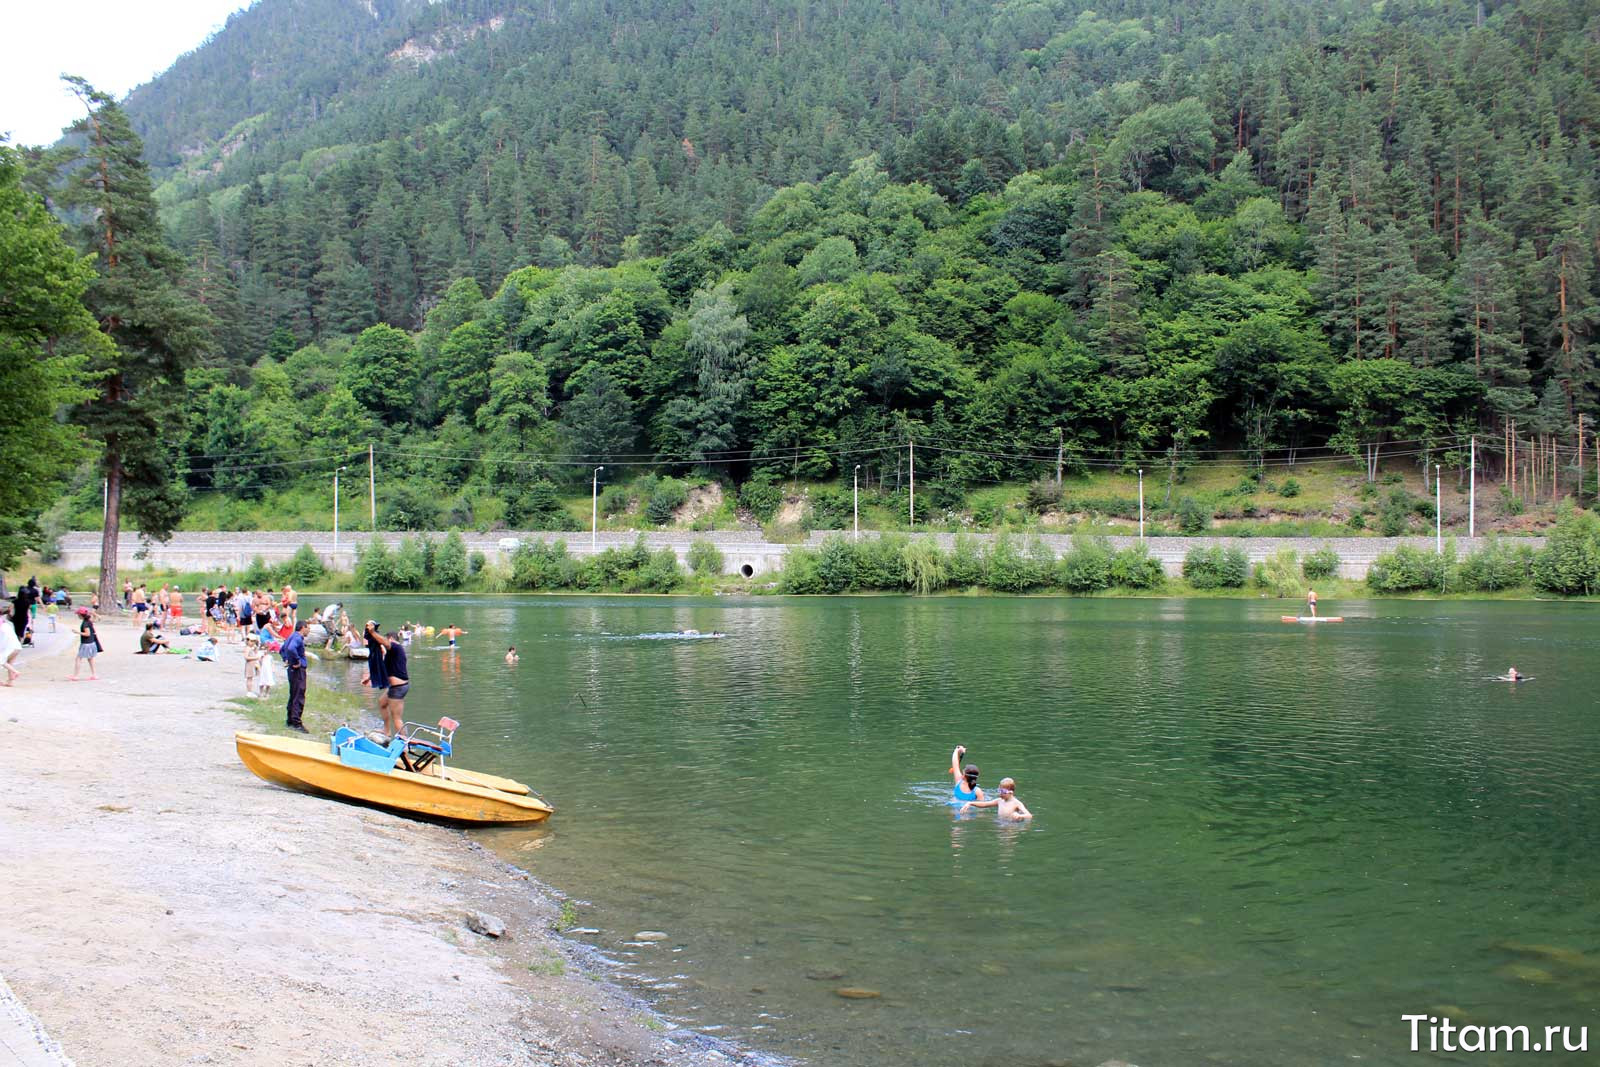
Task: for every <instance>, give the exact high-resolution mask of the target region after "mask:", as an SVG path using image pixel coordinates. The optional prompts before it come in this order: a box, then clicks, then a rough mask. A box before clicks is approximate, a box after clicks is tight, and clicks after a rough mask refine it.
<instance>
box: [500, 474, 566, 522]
mask: <svg viewBox="0 0 1600 1067" xmlns="http://www.w3.org/2000/svg"><path fill="white" fill-rule="evenodd" d="M506 525H507V526H509V527H510V528H512V529H513V530H580V529H582V528H583V524H582V523H580V522H578V521H577V519H575V518H574V517H573V515H572V513H571V512H570V511H568V510H567V509H566V508H564V507H562V505H561V497H560V496H559V495H558V493H557V492H556V487H555V483H553V482H551V481H549V480H548V479H545V478H541V479H540V480H538V481H536V482H534V483H533V484H532V485H530V486H528V488H527V489H526V490H525V491H524V492H523V493H521V494H520V495H518V496H516V497H514V498H512V499H511V500H510V501H509V502H508V503H507V504H506Z"/></svg>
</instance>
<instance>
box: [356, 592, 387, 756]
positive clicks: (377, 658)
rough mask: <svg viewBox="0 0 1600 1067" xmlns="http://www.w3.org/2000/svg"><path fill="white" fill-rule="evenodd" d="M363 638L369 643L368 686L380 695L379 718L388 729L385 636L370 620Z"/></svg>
mask: <svg viewBox="0 0 1600 1067" xmlns="http://www.w3.org/2000/svg"><path fill="white" fill-rule="evenodd" d="M362 638H363V639H364V640H365V641H366V643H367V678H366V681H367V684H368V685H370V686H372V691H373V692H374V693H377V694H378V717H379V718H380V719H382V720H383V725H384V728H385V729H388V726H389V671H388V669H387V668H386V667H385V666H384V659H383V636H382V635H381V634H379V633H378V624H377V623H375V622H373V621H372V620H371V619H368V620H367V626H366V630H365V632H364V633H363V634H362ZM391 736H393V735H391Z"/></svg>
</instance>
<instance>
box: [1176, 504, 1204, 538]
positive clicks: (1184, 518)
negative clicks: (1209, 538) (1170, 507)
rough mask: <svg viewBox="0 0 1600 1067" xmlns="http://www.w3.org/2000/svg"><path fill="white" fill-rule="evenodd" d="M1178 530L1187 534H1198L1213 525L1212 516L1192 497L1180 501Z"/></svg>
mask: <svg viewBox="0 0 1600 1067" xmlns="http://www.w3.org/2000/svg"><path fill="white" fill-rule="evenodd" d="M1177 516H1178V529H1180V530H1182V531H1183V532H1184V533H1186V534H1197V533H1200V532H1201V531H1202V530H1204V529H1205V528H1206V527H1207V526H1210V525H1211V515H1210V513H1209V512H1207V511H1206V509H1205V508H1203V507H1201V506H1200V502H1199V501H1197V500H1196V499H1195V498H1194V497H1192V496H1186V497H1184V498H1183V499H1182V500H1180V501H1178V510H1177Z"/></svg>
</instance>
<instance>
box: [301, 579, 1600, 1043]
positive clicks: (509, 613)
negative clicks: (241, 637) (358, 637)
mask: <svg viewBox="0 0 1600 1067" xmlns="http://www.w3.org/2000/svg"><path fill="white" fill-rule="evenodd" d="M306 599H307V600H309V601H311V602H312V603H313V605H314V606H320V604H321V603H322V600H321V599H320V598H306ZM349 600H350V601H351V602H352V605H353V608H352V615H353V617H355V618H357V619H360V618H362V617H364V616H366V615H369V614H371V615H373V616H374V617H377V618H379V619H380V620H381V621H382V622H383V623H384V625H385V626H386V627H391V628H392V627H394V626H396V625H397V624H399V623H400V622H402V621H403V620H404V618H405V617H413V618H420V619H423V620H424V621H426V622H429V623H432V624H434V625H438V626H443V625H445V624H446V623H450V622H458V623H460V625H462V626H463V627H465V628H466V629H467V630H468V631H469V634H468V636H466V637H465V638H463V639H462V641H461V649H460V651H459V652H456V653H451V652H447V651H443V650H439V649H436V648H431V647H430V646H433V645H436V644H438V642H436V641H433V640H419V641H418V642H416V643H415V644H414V645H413V646H412V652H411V662H412V670H411V677H412V681H413V685H412V694H411V697H410V698H409V699H408V701H407V712H408V718H412V719H419V720H420V719H428V720H432V719H436V718H437V717H438V716H439V715H441V714H448V715H451V716H453V717H455V718H458V719H459V720H461V722H462V723H463V729H462V732H461V734H460V738H459V744H458V747H459V750H460V753H461V763H462V765H463V766H466V767H471V768H474V769H479V770H486V771H491V772H495V773H500V774H509V775H512V776H514V777H517V778H519V779H522V780H524V781H526V782H529V783H530V784H532V785H533V786H534V788H535V789H537V790H538V791H540V792H541V793H543V794H544V795H545V796H546V797H547V798H548V799H550V800H551V801H552V802H553V803H554V804H555V805H556V807H557V813H556V815H555V816H554V817H553V818H552V819H551V820H550V822H549V823H548V824H547V825H546V826H544V827H541V828H539V829H536V830H532V831H529V830H514V831H513V830H503V831H479V832H476V836H477V839H478V840H480V841H482V842H484V843H485V844H486V845H488V846H490V847H492V848H494V849H495V850H497V851H498V852H499V853H500V854H501V855H502V856H503V857H505V858H506V859H508V860H510V861H511V862H513V863H516V864H518V865H520V866H523V867H526V868H528V869H529V870H530V871H532V872H533V873H534V874H535V875H536V876H537V877H538V878H540V879H541V880H543V881H545V882H548V883H550V884H551V885H554V886H556V887H557V888H559V889H561V890H563V891H565V892H567V893H569V894H571V895H572V896H573V897H574V898H576V899H578V900H581V901H582V902H583V904H582V906H581V907H580V908H579V922H580V924H581V925H583V926H586V927H596V928H598V929H599V930H600V931H601V932H600V933H599V934H598V935H590V936H587V937H584V938H583V940H586V941H588V942H590V943H592V944H594V945H595V946H596V947H597V948H598V949H599V950H600V951H602V952H603V953H604V954H605V956H606V957H608V958H609V959H611V960H612V961H614V963H615V965H616V970H617V972H618V974H619V976H620V978H621V980H623V981H625V982H628V983H632V984H635V985H636V986H637V987H639V988H641V989H643V990H646V991H648V992H649V995H650V996H651V999H652V1000H653V1001H654V1002H655V1003H656V1004H657V1005H659V1007H660V1009H661V1010H662V1011H663V1012H664V1013H665V1014H667V1015H668V1016H669V1017H671V1018H673V1019H676V1020H679V1021H681V1022H683V1023H685V1024H686V1025H690V1026H693V1027H696V1028H698V1029H701V1030H705V1031H708V1032H712V1033H717V1034H719V1035H721V1036H724V1037H727V1038H730V1039H732V1040H736V1041H740V1042H742V1043H746V1044H749V1045H753V1046H756V1047H759V1048H762V1049H765V1050H768V1051H771V1052H775V1053H778V1054H781V1055H787V1056H795V1057H798V1058H803V1059H807V1060H809V1061H811V1062H812V1063H815V1064H829V1065H845V1067H855V1065H862V1067H865V1065H893V1064H910V1063H916V1064H920V1065H928V1067H945V1065H949V1067H955V1065H958V1064H959V1065H962V1067H969V1065H974V1064H976V1065H986V1064H996V1065H998V1064H1006V1065H1008V1067H1016V1065H1023V1067H1026V1065H1036V1064H1049V1063H1068V1064H1083V1065H1091V1067H1092V1065H1094V1064H1098V1063H1100V1062H1101V1061H1103V1060H1107V1059H1114V1058H1117V1059H1124V1060H1128V1061H1131V1062H1133V1063H1137V1064H1141V1065H1142V1067H1158V1065H1161V1064H1195V1063H1206V1062H1214V1063H1226V1064H1247V1065H1255V1064H1259V1065H1284V1064H1307V1065H1310V1064H1318V1065H1320V1064H1328V1063H1332V1062H1339V1061H1361V1062H1365V1063H1368V1064H1374V1063H1375V1064H1390V1063H1401V1062H1411V1061H1415V1060H1417V1059H1418V1058H1419V1057H1417V1056H1416V1055H1414V1054H1412V1053H1410V1052H1409V1051H1408V1049H1409V1041H1410V1031H1409V1024H1407V1023H1404V1022H1402V1021H1401V1018H1400V1017H1401V1016H1402V1015H1405V1014H1415V1013H1426V1014H1432V1015H1440V1014H1445V1015H1448V1016H1449V1017H1450V1018H1451V1019H1452V1020H1453V1021H1454V1022H1456V1023H1457V1024H1462V1023H1468V1024H1476V1025H1527V1026H1530V1027H1534V1028H1536V1029H1537V1031H1539V1033H1542V1028H1543V1027H1544V1026H1545V1025H1547V1024H1549V1025H1557V1026H1559V1025H1567V1026H1570V1027H1572V1028H1573V1029H1572V1031H1571V1033H1572V1037H1573V1038H1574V1039H1576V1037H1577V1029H1576V1028H1577V1027H1578V1026H1588V1027H1589V1028H1590V1030H1591V1031H1592V1032H1593V1037H1592V1038H1591V1044H1590V1047H1591V1048H1594V1047H1600V926H1597V922H1596V919H1597V909H1596V902H1597V901H1600V847H1597V846H1600V791H1597V785H1600V725H1597V717H1596V708H1597V700H1600V693H1597V682H1600V671H1597V670H1596V668H1595V663H1596V654H1597V652H1600V628H1597V627H1596V625H1595V620H1596V618H1597V616H1596V615H1595V609H1594V608H1593V607H1592V606H1589V605H1578V604H1573V605H1567V604H1548V603H1539V604H1534V603H1525V604H1523V603H1438V604H1435V603H1421V602H1401V601H1378V602H1342V603H1337V604H1335V603H1324V604H1323V606H1322V607H1323V612H1324V613H1325V614H1331V613H1334V612H1338V613H1340V614H1343V615H1344V616H1346V618H1347V621H1346V622H1345V623H1343V624H1333V625H1323V626H1320V627H1308V626H1298V625H1285V624H1283V623H1281V622H1280V621H1279V616H1280V615H1281V614H1283V613H1285V612H1289V613H1294V612H1295V611H1296V610H1297V605H1294V604H1292V603H1290V602H1287V601H1275V600H1261V601H1239V600H1189V601H1183V600H1096V599H1042V598H1041V599H999V598H972V599H968V598H929V599H910V598H860V599H856V598H833V599H787V598H775V597H774V598H714V599H654V598H601V597H593V598H588V597H585V598H553V597H550V598H540V597H503V598H493V597H449V598H442V597H441V598H424V597H404V598H399V597H395V598H382V597H350V598H349ZM686 628H693V629H697V630H700V631H703V632H710V631H713V630H715V631H723V632H725V633H726V634H727V636H726V637H724V638H720V639H691V638H676V637H669V636H660V635H663V634H667V633H669V632H671V631H677V630H680V629H686ZM511 644H515V645H516V646H517V648H518V650H519V651H520V652H521V655H522V660H521V662H520V663H519V664H518V665H516V666H514V667H512V666H508V665H506V664H505V663H504V662H503V658H502V657H503V656H504V653H505V651H506V647H507V646H508V645H511ZM1511 664H1514V665H1516V666H1517V667H1519V668H1520V669H1521V670H1522V671H1523V672H1524V673H1526V674H1528V675H1532V676H1534V680H1533V681H1531V682H1529V683H1526V684H1523V685H1515V686H1513V685H1508V684H1505V683H1502V682H1498V681H1494V680H1491V679H1492V676H1493V675H1496V674H1499V673H1501V672H1503V671H1504V670H1505V669H1506V667H1507V666H1508V665H1511ZM320 669H321V670H322V671H323V675H324V677H325V678H328V679H334V680H337V681H339V682H340V683H341V684H344V685H349V686H354V687H357V688H359V686H358V685H357V683H358V681H359V674H360V671H359V667H356V668H346V667H345V666H344V665H343V664H339V665H334V664H324V665H322V667H321V668H320ZM957 743H962V744H965V745H966V746H968V749H969V753H968V756H967V758H968V759H969V760H971V761H972V762H975V763H977V764H979V766H980V767H981V768H982V778H981V782H980V784H981V785H983V786H984V787H985V788H986V789H987V790H993V788H994V787H995V785H996V783H997V782H998V781H999V779H1000V778H1001V777H1002V776H1004V775H1011V776H1014V777H1015V778H1016V779H1017V783H1018V788H1017V792H1018V795H1019V796H1020V797H1021V798H1022V799H1023V800H1024V801H1025V802H1026V803H1027V804H1028V806H1029V807H1030V808H1031V809H1032V810H1033V812H1034V814H1035V816H1036V817H1035V819H1034V820H1033V822H1032V823H1031V824H1028V825H1015V824H1013V825H1003V824H999V823H998V822H997V821H996V819H995V817H994V815H993V813H990V812H985V813H982V814H978V815H969V816H965V817H962V816H960V815H958V814H957V813H956V812H955V810H954V809H952V808H951V807H950V806H948V805H947V804H946V798H947V797H948V794H949V775H948V773H947V768H948V766H949V760H950V751H951V749H952V748H953V747H954V746H955V745H956V744H957ZM641 930H659V931H663V932H665V933H666V934H667V935H668V939H667V940H666V941H663V942H659V943H651V944H628V942H631V941H632V940H633V934H634V933H635V932H637V931H641ZM840 989H854V990H864V991H873V992H876V993H878V994H879V996H877V997H873V998H869V999H852V998H846V997H842V996H840V995H839V994H838V992H837V991H838V990H840ZM1536 1036H1537V1035H1536ZM1427 1040H1428V1035H1427V1028H1426V1026H1425V1025H1424V1027H1423V1029H1422V1041H1423V1047H1424V1048H1426V1047H1427ZM1423 1058H1428V1057H1423ZM1469 1058H1470V1059H1471V1060H1472V1061H1473V1062H1481V1063H1509V1062H1511V1061H1512V1060H1513V1059H1518V1058H1520V1059H1526V1056H1521V1057H1517V1056H1505V1055H1500V1056H1497V1055H1492V1054H1483V1055H1474V1056H1471V1057H1469ZM1458 1059H1459V1055H1458V1056H1457V1057H1447V1056H1444V1055H1443V1054H1441V1055H1440V1056H1438V1057H1437V1059H1436V1061H1437V1062H1457V1061H1458ZM1577 1061H1578V1058H1577V1057H1564V1056H1563V1055H1561V1054H1558V1055H1550V1054H1545V1055H1544V1056H1542V1057H1540V1060H1539V1062H1549V1063H1559V1062H1577Z"/></svg>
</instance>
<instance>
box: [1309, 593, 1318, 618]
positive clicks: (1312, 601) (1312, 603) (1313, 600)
mask: <svg viewBox="0 0 1600 1067" xmlns="http://www.w3.org/2000/svg"><path fill="white" fill-rule="evenodd" d="M1306 610H1307V611H1309V612H1310V613H1311V617H1312V618H1313V619H1314V618H1316V617H1317V591H1316V590H1315V589H1308V590H1306Z"/></svg>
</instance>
